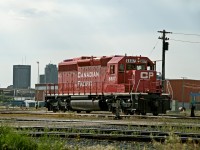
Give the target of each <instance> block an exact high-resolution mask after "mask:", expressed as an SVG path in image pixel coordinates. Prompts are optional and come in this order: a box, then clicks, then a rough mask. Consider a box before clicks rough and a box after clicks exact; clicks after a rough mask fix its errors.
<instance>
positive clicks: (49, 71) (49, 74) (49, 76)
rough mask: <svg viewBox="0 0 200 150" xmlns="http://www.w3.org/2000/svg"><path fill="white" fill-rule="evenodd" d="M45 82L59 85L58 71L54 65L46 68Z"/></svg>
mask: <svg viewBox="0 0 200 150" xmlns="http://www.w3.org/2000/svg"><path fill="white" fill-rule="evenodd" d="M45 82H46V83H54V84H57V83H58V69H57V66H56V65H54V64H48V65H46V68H45Z"/></svg>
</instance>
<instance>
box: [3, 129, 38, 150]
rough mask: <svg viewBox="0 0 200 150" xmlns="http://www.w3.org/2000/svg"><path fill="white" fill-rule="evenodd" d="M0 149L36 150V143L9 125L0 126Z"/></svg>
mask: <svg viewBox="0 0 200 150" xmlns="http://www.w3.org/2000/svg"><path fill="white" fill-rule="evenodd" d="M0 149H2V150H18V149H20V150H36V149H38V145H37V143H36V142H33V141H32V140H31V139H30V138H28V137H26V136H22V135H20V134H17V133H15V132H14V130H13V129H12V128H10V127H6V126H1V127H0Z"/></svg>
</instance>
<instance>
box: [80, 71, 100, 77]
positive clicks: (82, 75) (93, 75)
mask: <svg viewBox="0 0 200 150" xmlns="http://www.w3.org/2000/svg"><path fill="white" fill-rule="evenodd" d="M87 77H89V78H92V77H99V72H78V78H87Z"/></svg>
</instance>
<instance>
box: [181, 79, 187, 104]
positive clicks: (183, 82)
mask: <svg viewBox="0 0 200 150" xmlns="http://www.w3.org/2000/svg"><path fill="white" fill-rule="evenodd" d="M181 78H182V107H184V95H185V94H184V86H185V79H186V77H181Z"/></svg>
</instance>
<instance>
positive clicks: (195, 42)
mask: <svg viewBox="0 0 200 150" xmlns="http://www.w3.org/2000/svg"><path fill="white" fill-rule="evenodd" d="M170 40H172V41H177V42H185V43H193V44H194V43H200V42H194V41H184V40H176V39H170Z"/></svg>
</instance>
